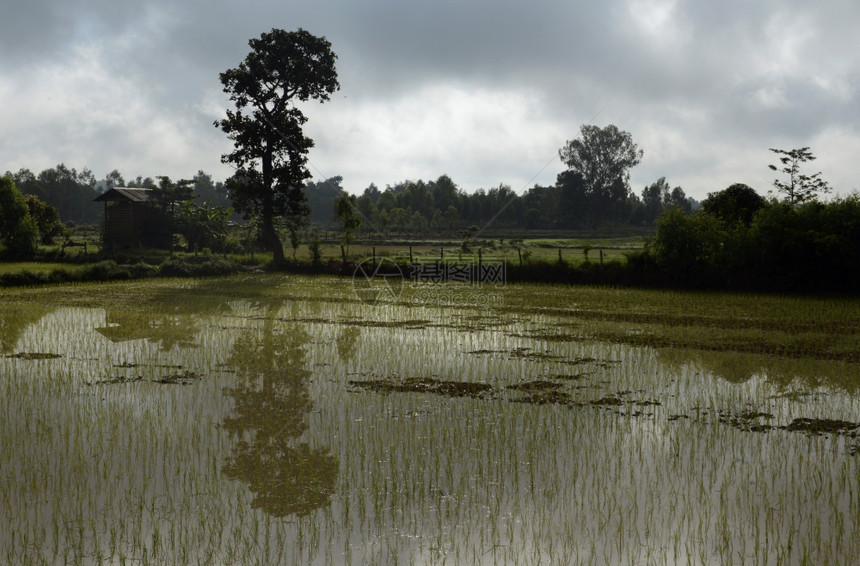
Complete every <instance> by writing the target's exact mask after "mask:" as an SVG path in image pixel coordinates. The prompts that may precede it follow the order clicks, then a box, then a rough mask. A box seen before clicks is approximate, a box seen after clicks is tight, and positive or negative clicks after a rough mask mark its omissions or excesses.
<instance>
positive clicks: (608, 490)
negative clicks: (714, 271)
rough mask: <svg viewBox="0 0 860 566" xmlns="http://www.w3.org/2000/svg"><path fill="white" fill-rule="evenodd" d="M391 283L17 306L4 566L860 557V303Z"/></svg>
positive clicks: (241, 285) (121, 294)
mask: <svg viewBox="0 0 860 566" xmlns="http://www.w3.org/2000/svg"><path fill="white" fill-rule="evenodd" d="M383 291H385V289H383V290H380V289H379V288H377V289H376V292H377V294H376V295H374V294H373V293H371V294H370V295H368V292H367V289H366V288H360V287H357V286H356V284H355V282H354V281H352V280H350V279H348V278H327V277H316V278H309V277H295V276H282V275H260V276H254V277H247V276H243V277H234V278H223V279H205V280H146V281H138V282H126V283H114V284H88V285H72V286H52V287H45V288H28V289H23V288H22V289H7V290H4V291H3V293H2V295H0V563H3V564H16V565H17V564H23V565H27V564H49V565H54V564H97V565H102V564H135V565H139V564H213V565H228V564H237V565H239V564H382V565H386V564H456V565H459V564H574V565H576V564H762V565H771V564H772V565H778V564H846V565H847V564H858V563H860V434H858V433H860V347H858V344H860V301H857V300H856V299H839V298H833V299H816V298H795V297H778V296H753V295H727V294H703V293H695V294H694V293H678V292H659V291H635V290H620V289H608V288H592V287H563V286H539V285H509V286H499V287H495V286H484V287H471V286H469V285H466V284H462V283H460V284H458V283H447V284H437V285H434V286H432V287H431V288H430V289H428V288H425V287H422V286H420V285H418V284H417V283H410V282H408V281H407V282H406V283H405V284H403V285H402V287H398V288H396V289H395V291H396V292H390V293H388V294H385V293H383ZM389 291H390V289H389ZM368 297H370V299H369V298H368Z"/></svg>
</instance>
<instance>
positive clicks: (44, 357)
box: [4, 352, 63, 360]
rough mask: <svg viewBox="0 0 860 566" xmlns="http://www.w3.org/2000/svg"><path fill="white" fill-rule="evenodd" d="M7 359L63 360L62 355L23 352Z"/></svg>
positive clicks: (11, 355)
mask: <svg viewBox="0 0 860 566" xmlns="http://www.w3.org/2000/svg"><path fill="white" fill-rule="evenodd" d="M4 357H6V358H14V359H18V360H55V359H57V358H62V357H63V356H62V355H61V354H51V353H42V352H21V353H18V354H9V355H8V356H4Z"/></svg>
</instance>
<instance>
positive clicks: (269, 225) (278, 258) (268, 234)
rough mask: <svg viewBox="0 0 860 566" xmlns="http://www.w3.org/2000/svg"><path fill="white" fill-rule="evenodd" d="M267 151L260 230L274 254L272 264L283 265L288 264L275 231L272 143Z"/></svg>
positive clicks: (264, 156) (265, 155)
mask: <svg viewBox="0 0 860 566" xmlns="http://www.w3.org/2000/svg"><path fill="white" fill-rule="evenodd" d="M266 145H267V149H266V150H265V151H264V152H263V159H262V162H263V190H264V191H265V194H264V196H263V210H262V216H263V218H262V220H263V222H262V225H261V226H260V230H261V233H262V236H263V244H264V245H265V246H266V249H267V250H268V251H270V252H272V263H274V264H275V265H283V264H284V263H286V258H285V257H284V246H283V244H281V239H280V238H279V237H278V232H277V231H276V230H275V211H274V205H273V203H272V201H273V198H274V195H273V194H272V191H273V189H272V184H273V182H274V179H273V178H272V151H271V149H269V148H271V146H272V144H271V143H268V142H267V144H266Z"/></svg>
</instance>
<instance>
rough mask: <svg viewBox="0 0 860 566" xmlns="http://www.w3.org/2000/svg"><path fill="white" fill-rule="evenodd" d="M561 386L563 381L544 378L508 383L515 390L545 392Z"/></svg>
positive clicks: (509, 387)
mask: <svg viewBox="0 0 860 566" xmlns="http://www.w3.org/2000/svg"><path fill="white" fill-rule="evenodd" d="M561 387H562V384H561V383H555V382H553V381H544V380H535V381H526V382H525V383H515V384H514V385H508V389H511V390H513V391H525V392H527V393H538V392H544V391H547V390H555V389H559V388H561Z"/></svg>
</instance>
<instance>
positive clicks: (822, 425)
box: [781, 417, 860, 434]
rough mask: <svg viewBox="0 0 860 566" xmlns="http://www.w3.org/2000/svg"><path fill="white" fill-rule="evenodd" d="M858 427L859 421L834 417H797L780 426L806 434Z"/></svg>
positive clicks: (840, 430) (837, 432) (844, 430)
mask: <svg viewBox="0 0 860 566" xmlns="http://www.w3.org/2000/svg"><path fill="white" fill-rule="evenodd" d="M858 427H860V423H852V422H848V421H839V420H834V419H809V418H803V417H801V418H797V419H794V420H793V421H791V422H790V423H789V424H788V425H786V426H784V427H781V428H782V429H783V430H788V431H791V432H805V433H807V434H845V433H846V432H848V431H851V430H854V429H856V428H858Z"/></svg>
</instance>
